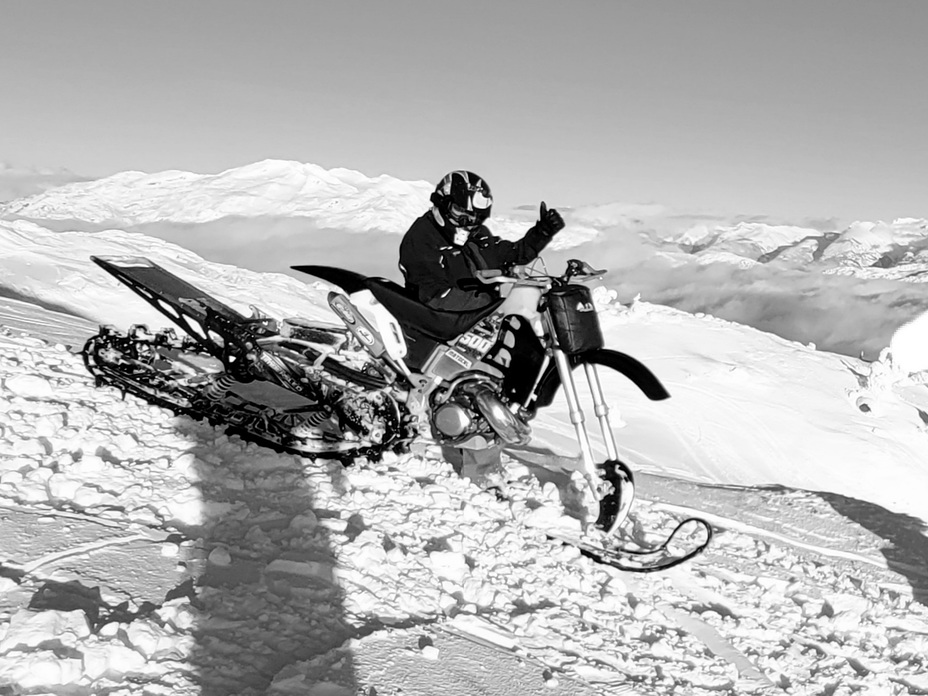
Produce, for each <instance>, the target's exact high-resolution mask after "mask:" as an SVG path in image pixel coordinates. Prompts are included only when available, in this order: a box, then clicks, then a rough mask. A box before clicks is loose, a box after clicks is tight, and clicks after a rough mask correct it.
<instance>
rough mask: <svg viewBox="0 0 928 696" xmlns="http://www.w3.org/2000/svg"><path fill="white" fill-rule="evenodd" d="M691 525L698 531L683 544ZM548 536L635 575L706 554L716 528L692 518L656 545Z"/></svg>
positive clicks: (548, 534)
mask: <svg viewBox="0 0 928 696" xmlns="http://www.w3.org/2000/svg"><path fill="white" fill-rule="evenodd" d="M687 525H692V526H693V527H694V529H693V530H691V531H690V532H689V539H688V540H686V541H683V540H681V539H680V538H679V537H680V536H681V534H682V533H683V531H684V528H685V527H686V526H687ZM547 536H548V538H549V539H551V540H553V541H557V542H560V543H561V544H565V545H568V546H573V547H575V548H577V549H579V551H580V554H581V555H583V556H585V557H587V558H589V559H590V560H592V561H594V562H596V563H599V564H602V565H607V566H610V567H612V568H616V569H617V570H624V571H628V572H631V573H653V572H656V571H661V570H667V569H669V568H673V567H674V566H678V565H680V564H681V563H685V562H687V561H689V560H690V559H692V558H695V557H696V556H698V555H699V554H700V553H702V552H703V551H705V550H706V548H707V547H708V546H709V542H710V541H711V540H712V527H711V526H709V523H708V522H706V521H705V520H704V519H701V518H699V517H690V518H688V519H685V520H683V521H682V522H680V523H679V524H678V525H677V526H676V527H675V528H674V530H673V531H672V532H671V533H670V534H668V535H667V537H666V538H664V539H663V540H661V541H660V542H658V543H655V544H643V543H638V542H634V541H630V540H629V541H628V542H623V540H621V539H617V538H615V537H613V536H605V537H603V539H602V540H599V541H597V540H594V539H591V538H587V537H583V538H580V539H575V538H571V537H569V536H564V535H560V534H556V533H551V532H548V533H547ZM700 537H701V538H700Z"/></svg>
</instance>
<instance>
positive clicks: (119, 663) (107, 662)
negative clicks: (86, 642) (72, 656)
mask: <svg viewBox="0 0 928 696" xmlns="http://www.w3.org/2000/svg"><path fill="white" fill-rule="evenodd" d="M83 658H84V660H83V661H84V675H85V676H86V677H89V678H90V679H93V680H96V679H99V678H100V677H103V676H109V677H110V678H111V679H112V678H113V677H115V676H116V675H122V674H126V673H130V672H136V671H139V670H141V669H142V668H144V667H145V657H144V656H142V655H140V654H139V653H137V652H136V651H135V650H133V649H132V648H128V647H126V646H125V645H121V644H119V643H116V644H112V645H109V644H106V645H91V646H88V647H86V648H84V654H83Z"/></svg>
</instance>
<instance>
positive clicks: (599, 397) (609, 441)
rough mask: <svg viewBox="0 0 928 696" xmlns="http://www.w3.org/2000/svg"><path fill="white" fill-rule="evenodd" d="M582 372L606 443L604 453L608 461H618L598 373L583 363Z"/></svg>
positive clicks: (592, 367) (591, 365) (591, 364)
mask: <svg viewBox="0 0 928 696" xmlns="http://www.w3.org/2000/svg"><path fill="white" fill-rule="evenodd" d="M583 370H584V371H585V372H586V379H587V382H589V384H590V394H592V396H593V411H594V412H595V413H596V417H597V418H598V419H599V427H600V428H601V429H602V431H603V441H604V442H605V443H606V453H607V454H608V455H609V459H612V460H618V458H619V448H618V447H617V446H616V444H615V435H614V434H613V432H612V424H611V423H610V422H609V407H608V406H607V405H606V401H605V399H604V398H603V385H602V383H601V382H600V381H599V372H598V371H597V370H596V365H594V364H593V363H588V362H586V363H583Z"/></svg>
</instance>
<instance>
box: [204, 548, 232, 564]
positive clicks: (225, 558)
mask: <svg viewBox="0 0 928 696" xmlns="http://www.w3.org/2000/svg"><path fill="white" fill-rule="evenodd" d="M206 560H207V561H209V562H210V563H212V564H213V565H217V566H227V565H230V564H231V563H232V555H231V554H230V553H229V549H227V548H225V547H223V546H217V547H216V548H214V549H213V550H212V551H210V552H209V556H208V557H207V559H206Z"/></svg>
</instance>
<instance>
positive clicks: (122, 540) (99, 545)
mask: <svg viewBox="0 0 928 696" xmlns="http://www.w3.org/2000/svg"><path fill="white" fill-rule="evenodd" d="M133 541H154V539H153V538H152V535H151V534H147V533H145V532H137V533H136V534H130V535H129V536H121V537H116V538H113V539H99V540H98V541H90V542H87V543H86V544H80V545H78V546H72V547H71V548H69V549H64V550H63V551H56V552H55V553H49V554H46V555H45V556H41V557H40V558H37V559H35V560H34V561H30V562H29V563H26V564H25V565H23V566H21V567H20V568H17V570H20V571H22V572H24V573H26V574H30V573H34V572H35V571H36V570H37V569H39V568H41V567H42V566H44V565H48V564H49V563H54V562H55V561H60V560H61V559H63V558H68V557H70V556H78V555H80V554H82V553H93V552H94V551H99V550H100V549H105V548H109V547H111V546H121V545H122V544H128V543H131V542H133ZM158 541H161V539H158Z"/></svg>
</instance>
